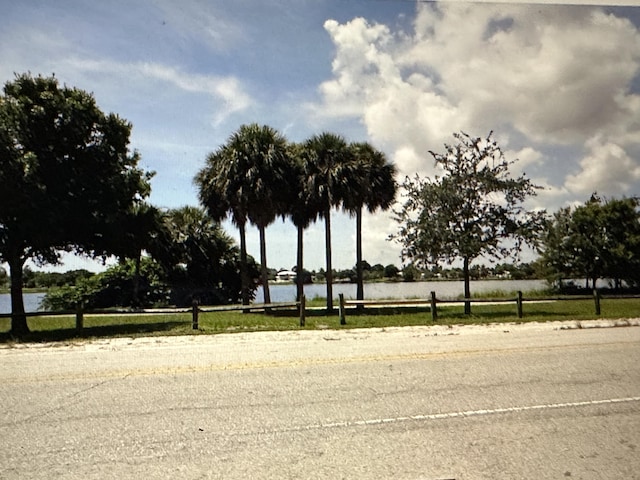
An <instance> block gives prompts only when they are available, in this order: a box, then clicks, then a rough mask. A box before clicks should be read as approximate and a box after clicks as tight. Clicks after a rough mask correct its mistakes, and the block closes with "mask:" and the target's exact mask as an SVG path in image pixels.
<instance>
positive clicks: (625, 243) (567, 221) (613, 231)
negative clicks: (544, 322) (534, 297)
mask: <svg viewBox="0 0 640 480" xmlns="http://www.w3.org/2000/svg"><path fill="white" fill-rule="evenodd" d="M639 207H640V201H639V200H638V199H637V198H622V199H610V200H603V199H601V198H600V197H598V196H597V195H596V194H593V195H592V196H591V198H590V199H589V200H588V201H587V202H585V203H584V204H583V205H580V206H578V207H575V208H570V207H565V208H561V209H560V210H558V211H557V212H555V214H554V215H553V218H552V219H551V220H550V222H549V225H548V228H547V229H546V233H545V236H544V242H543V254H542V259H541V260H542V262H543V264H544V265H545V267H546V268H547V271H548V277H549V279H550V280H553V281H555V282H558V283H560V284H561V283H562V282H561V280H562V279H563V278H584V279H585V286H586V287H588V285H589V282H591V286H592V288H596V287H597V282H598V280H599V279H601V278H611V279H613V280H614V281H615V284H616V286H617V287H619V286H620V284H621V281H622V280H624V281H626V282H627V283H628V284H632V285H635V284H638V283H640V273H638V272H640V210H639Z"/></svg>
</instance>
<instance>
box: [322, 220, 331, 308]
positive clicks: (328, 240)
mask: <svg viewBox="0 0 640 480" xmlns="http://www.w3.org/2000/svg"><path fill="white" fill-rule="evenodd" d="M324 234H325V252H326V259H327V271H326V273H325V276H326V281H327V313H333V270H332V266H331V208H330V207H328V208H327V209H326V211H325V216H324Z"/></svg>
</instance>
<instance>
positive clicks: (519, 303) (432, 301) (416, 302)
mask: <svg viewBox="0 0 640 480" xmlns="http://www.w3.org/2000/svg"><path fill="white" fill-rule="evenodd" d="M602 298H603V297H602V295H601V294H600V292H599V291H598V290H597V289H596V290H593V295H575V296H556V297H536V298H527V299H525V298H523V296H522V292H520V291H519V292H517V296H516V297H515V298H463V299H457V300H441V299H439V298H437V297H436V292H431V297H430V298H422V299H420V298H418V299H403V300H345V298H344V295H343V294H340V295H339V302H340V303H339V315H340V325H345V324H346V323H347V320H346V309H347V307H358V308H364V307H367V306H369V307H393V306H403V307H407V306H416V307H420V306H428V307H429V309H430V311H431V319H432V320H433V321H434V322H435V321H436V320H437V319H438V305H439V304H465V303H467V304H469V305H471V304H472V303H515V304H516V312H517V315H518V318H522V317H523V315H524V313H523V304H524V303H525V302H538V301H542V302H546V301H571V300H589V299H593V301H594V306H595V314H596V315H600V301H601V299H602ZM606 298H608V299H615V298H619V299H622V298H640V295H607V296H606Z"/></svg>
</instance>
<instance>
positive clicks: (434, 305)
mask: <svg viewBox="0 0 640 480" xmlns="http://www.w3.org/2000/svg"><path fill="white" fill-rule="evenodd" d="M606 298H607V299H613V298H640V295H607V297H606ZM589 299H593V301H594V307H595V314H596V315H600V300H601V299H602V296H601V294H600V292H599V291H598V290H594V291H593V295H575V296H558V297H544V298H542V297H534V298H523V296H522V292H517V296H516V297H515V298H471V299H459V300H441V299H439V298H437V296H436V292H431V296H430V298H427V299H409V300H405V299H402V300H345V298H344V294H340V295H339V310H338V311H339V317H340V324H341V325H346V323H347V321H346V310H347V308H348V307H356V308H362V309H364V308H365V307H381V308H394V307H413V306H415V307H420V306H425V307H429V310H430V312H431V319H432V320H433V321H434V322H436V321H437V319H438V305H446V304H450V305H451V304H465V303H466V304H468V305H469V306H470V305H471V304H472V303H480V304H481V303H485V304H487V303H496V304H497V303H505V304H509V303H512V304H514V306H515V310H516V314H517V316H518V318H522V317H523V315H524V313H523V310H524V308H523V305H524V303H525V302H539V301H569V300H589ZM285 309H288V310H290V309H297V310H298V314H299V320H300V326H301V327H304V326H305V324H306V312H307V306H306V299H305V297H304V296H303V297H302V299H301V300H300V301H298V302H282V303H261V304H250V305H219V306H204V307H203V306H200V305H198V303H197V302H194V303H193V305H192V306H191V307H188V308H157V309H139V310H131V309H126V310H117V309H107V310H87V311H85V310H83V309H81V308H79V309H77V310H67V311H56V312H48V311H42V312H27V313H25V316H27V317H48V316H51V317H53V316H69V315H74V316H75V319H76V329H77V330H79V331H80V330H82V329H83V328H84V315H89V314H90V315H140V314H145V315H154V314H159V315H166V314H181V313H182V314H184V313H191V324H192V327H193V329H194V330H197V329H198V328H199V315H200V314H201V313H207V312H229V311H243V312H256V311H258V312H259V311H262V312H265V313H269V312H274V311H277V310H285ZM10 317H11V314H10V313H3V314H0V318H10Z"/></svg>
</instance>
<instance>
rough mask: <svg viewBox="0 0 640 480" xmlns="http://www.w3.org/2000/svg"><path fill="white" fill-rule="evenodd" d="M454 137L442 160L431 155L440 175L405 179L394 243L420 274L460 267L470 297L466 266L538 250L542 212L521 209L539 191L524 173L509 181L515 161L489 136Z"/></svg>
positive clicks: (436, 155)
mask: <svg viewBox="0 0 640 480" xmlns="http://www.w3.org/2000/svg"><path fill="white" fill-rule="evenodd" d="M454 137H455V139H456V140H457V142H456V143H455V144H453V145H447V144H445V152H444V153H434V152H430V153H431V155H432V156H433V158H434V159H435V163H436V167H438V168H440V169H441V171H442V172H443V174H442V175H441V176H436V177H435V178H434V179H422V178H420V177H419V176H417V175H416V177H415V178H413V179H411V178H406V179H405V181H404V183H403V187H404V189H405V192H406V193H405V195H406V200H405V202H404V204H403V205H402V207H401V209H400V210H399V211H397V212H395V213H396V220H397V221H398V222H399V223H400V228H399V230H398V233H397V234H395V235H393V237H392V238H394V239H395V240H396V241H398V242H399V243H400V244H401V245H402V256H403V259H405V260H409V261H411V262H413V263H415V264H416V265H417V266H419V267H423V266H426V265H437V264H438V263H439V262H442V261H445V262H447V263H451V262H453V261H454V260H456V259H460V260H462V262H463V270H464V281H465V298H469V296H470V287H469V266H470V264H471V262H472V261H473V260H475V259H477V258H478V257H480V256H485V257H493V258H496V259H500V258H504V257H508V256H517V254H518V253H519V252H520V251H521V248H522V246H523V244H524V243H531V244H536V242H537V235H538V234H539V233H540V230H541V227H542V226H543V224H544V223H543V222H544V218H545V212H543V211H538V212H534V211H527V210H525V208H524V206H523V202H524V201H525V200H526V199H527V198H528V197H530V196H533V195H535V194H536V190H537V189H539V188H540V187H538V186H536V185H534V184H532V183H531V181H530V180H529V179H528V178H526V176H525V175H524V174H523V175H521V176H519V177H517V178H513V177H512V176H511V174H510V171H509V168H510V166H511V165H512V164H513V163H514V161H507V160H506V159H505V157H504V154H503V153H502V150H501V149H500V147H499V146H498V144H497V143H496V141H495V140H493V138H492V134H491V133H489V135H488V136H487V137H486V138H479V137H478V138H475V137H471V136H469V135H467V134H465V133H456V134H454ZM506 239H510V240H511V241H510V242H509V243H507V242H505V240H506ZM466 312H467V313H470V307H469V304H468V303H467V304H466Z"/></svg>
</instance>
